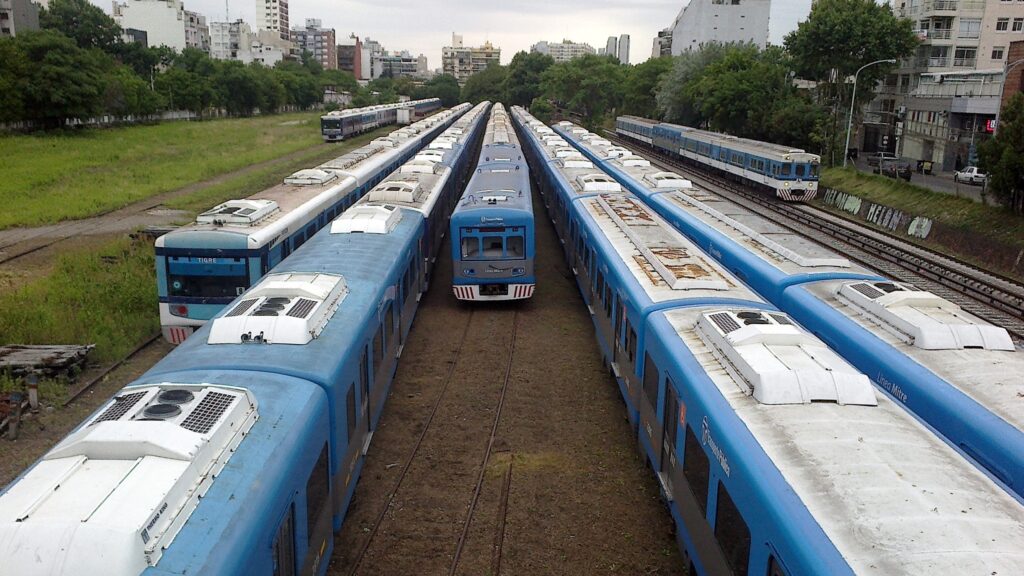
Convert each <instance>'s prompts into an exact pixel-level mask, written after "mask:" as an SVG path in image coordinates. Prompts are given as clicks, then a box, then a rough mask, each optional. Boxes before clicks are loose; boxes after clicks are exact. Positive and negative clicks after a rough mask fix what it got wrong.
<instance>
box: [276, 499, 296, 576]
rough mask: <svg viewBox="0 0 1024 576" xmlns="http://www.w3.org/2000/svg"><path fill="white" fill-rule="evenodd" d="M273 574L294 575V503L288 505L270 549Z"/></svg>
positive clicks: (281, 575)
mask: <svg viewBox="0 0 1024 576" xmlns="http://www.w3.org/2000/svg"><path fill="white" fill-rule="evenodd" d="M272 556H273V563H274V571H273V575H274V576H295V504H289V505H288V513H287V514H285V516H284V520H283V521H281V526H280V527H279V528H278V529H277V536H275V537H274V546H273V549H272Z"/></svg>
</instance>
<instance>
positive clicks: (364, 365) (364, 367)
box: [359, 346, 371, 402]
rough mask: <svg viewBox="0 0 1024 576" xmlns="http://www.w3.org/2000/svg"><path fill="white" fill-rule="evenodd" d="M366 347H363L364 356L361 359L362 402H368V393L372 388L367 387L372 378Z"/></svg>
mask: <svg viewBox="0 0 1024 576" xmlns="http://www.w3.org/2000/svg"><path fill="white" fill-rule="evenodd" d="M367 359H368V358H367V353H366V346H363V355H362V357H360V358H359V392H360V394H362V395H363V398H362V402H366V401H367V398H366V396H367V394H366V393H367V391H368V390H369V389H370V387H369V386H368V385H367V384H368V383H369V382H370V380H371V378H370V363H369V362H367Z"/></svg>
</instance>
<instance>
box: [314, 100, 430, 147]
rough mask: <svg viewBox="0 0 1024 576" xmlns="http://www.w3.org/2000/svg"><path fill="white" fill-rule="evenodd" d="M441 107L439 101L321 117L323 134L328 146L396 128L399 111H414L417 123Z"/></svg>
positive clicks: (354, 109) (344, 112)
mask: <svg viewBox="0 0 1024 576" xmlns="http://www.w3.org/2000/svg"><path fill="white" fill-rule="evenodd" d="M440 107H441V99H440V98H426V99H423V100H413V101H411V102H398V103H395V104H377V105H374V106H366V107H363V108H352V109H349V110H335V111H333V112H328V113H327V114H325V115H323V116H321V117H320V133H321V134H322V135H323V137H324V141H325V142H339V141H341V140H345V139H346V138H351V137H352V136H356V135H358V134H362V133H363V132H368V131H370V130H374V129H376V128H380V127H381V126H388V125H391V124H394V123H395V122H397V121H398V110H400V109H403V108H409V109H412V110H413V113H414V116H415V118H414V119H419V118H423V117H424V116H425V115H427V114H429V113H430V112H433V111H434V110H437V109H438V108H440Z"/></svg>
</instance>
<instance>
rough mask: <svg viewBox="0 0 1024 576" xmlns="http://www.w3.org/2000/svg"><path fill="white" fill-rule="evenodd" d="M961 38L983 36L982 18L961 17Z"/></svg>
mask: <svg viewBox="0 0 1024 576" xmlns="http://www.w3.org/2000/svg"><path fill="white" fill-rule="evenodd" d="M958 36H959V37H960V38H978V37H980V36H981V18H961V19H960V33H959V34H958Z"/></svg>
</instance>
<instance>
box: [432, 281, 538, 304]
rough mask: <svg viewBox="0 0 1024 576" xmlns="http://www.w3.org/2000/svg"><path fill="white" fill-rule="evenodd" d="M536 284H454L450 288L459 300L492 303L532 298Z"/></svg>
mask: <svg viewBox="0 0 1024 576" xmlns="http://www.w3.org/2000/svg"><path fill="white" fill-rule="evenodd" d="M536 287H537V285H536V284H532V283H531V284H456V285H454V286H452V292H453V293H454V294H455V298H457V299H459V300H473V301H493V300H526V299H527V298H531V297H533V291H534V289H536Z"/></svg>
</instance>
